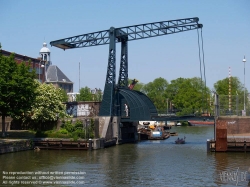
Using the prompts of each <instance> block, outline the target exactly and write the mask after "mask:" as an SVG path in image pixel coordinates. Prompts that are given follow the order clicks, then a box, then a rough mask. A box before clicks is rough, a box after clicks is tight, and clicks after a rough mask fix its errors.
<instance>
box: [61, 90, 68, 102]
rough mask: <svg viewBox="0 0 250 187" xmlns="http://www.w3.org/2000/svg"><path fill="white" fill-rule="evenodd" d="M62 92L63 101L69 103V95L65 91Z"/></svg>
mask: <svg viewBox="0 0 250 187" xmlns="http://www.w3.org/2000/svg"><path fill="white" fill-rule="evenodd" d="M61 92H62V96H63V98H62V101H63V102H68V95H67V93H66V91H65V90H64V89H61Z"/></svg>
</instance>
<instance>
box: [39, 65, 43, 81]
mask: <svg viewBox="0 0 250 187" xmlns="http://www.w3.org/2000/svg"><path fill="white" fill-rule="evenodd" d="M41 62H43V61H40V62H39V72H38V73H39V82H41V81H40V74H41V67H42V68H43V67H44V65H43V64H41Z"/></svg>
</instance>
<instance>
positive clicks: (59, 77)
mask: <svg viewBox="0 0 250 187" xmlns="http://www.w3.org/2000/svg"><path fill="white" fill-rule="evenodd" d="M46 76H47V79H46V82H64V83H73V82H72V81H71V80H69V78H68V77H67V76H66V75H65V74H64V73H63V72H62V71H61V70H60V69H59V67H57V66H55V65H50V66H49V67H48V69H47V75H46Z"/></svg>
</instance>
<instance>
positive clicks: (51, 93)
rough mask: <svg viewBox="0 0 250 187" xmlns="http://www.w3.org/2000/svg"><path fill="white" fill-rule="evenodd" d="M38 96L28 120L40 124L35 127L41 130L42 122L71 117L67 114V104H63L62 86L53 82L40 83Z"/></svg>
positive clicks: (27, 117)
mask: <svg viewBox="0 0 250 187" xmlns="http://www.w3.org/2000/svg"><path fill="white" fill-rule="evenodd" d="M36 92H37V96H36V98H35V102H34V103H33V105H32V109H31V110H30V112H29V115H27V116H26V119H25V120H26V121H28V120H33V121H34V122H35V123H36V124H39V126H38V127H34V128H35V129H39V130H41V124H45V122H46V123H48V122H51V121H57V120H58V119H59V118H65V117H70V116H69V115H67V114H66V105H65V104H63V99H64V94H63V92H62V90H61V89H60V88H55V87H54V86H53V85H52V84H39V87H38V88H37V90H36Z"/></svg>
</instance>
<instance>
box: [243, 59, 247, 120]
mask: <svg viewBox="0 0 250 187" xmlns="http://www.w3.org/2000/svg"><path fill="white" fill-rule="evenodd" d="M246 61H247V60H246V58H245V55H244V58H243V60H242V62H243V63H244V116H245V115H246V101H245V95H246V94H245V92H246V87H245V62H246Z"/></svg>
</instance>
